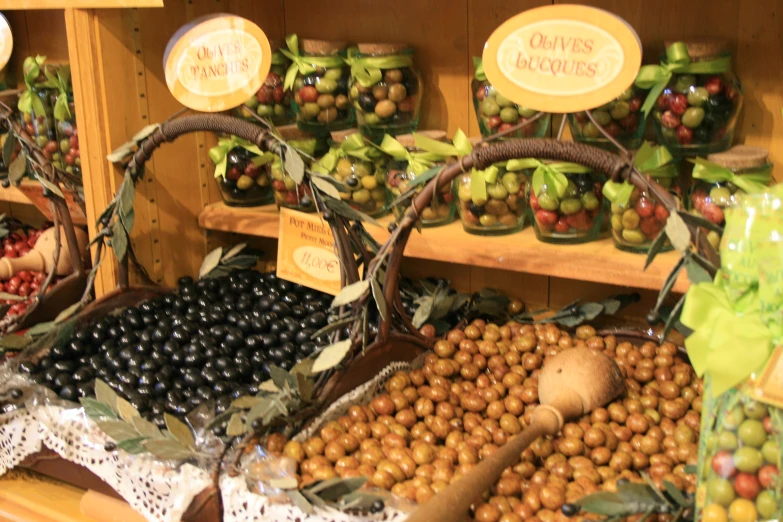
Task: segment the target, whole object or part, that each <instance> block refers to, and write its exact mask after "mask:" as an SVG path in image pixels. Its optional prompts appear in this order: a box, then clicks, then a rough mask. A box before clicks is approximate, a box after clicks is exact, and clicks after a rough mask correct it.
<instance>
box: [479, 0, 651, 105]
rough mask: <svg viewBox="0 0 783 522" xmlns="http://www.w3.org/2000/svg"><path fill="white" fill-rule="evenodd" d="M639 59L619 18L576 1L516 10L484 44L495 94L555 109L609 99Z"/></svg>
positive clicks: (628, 81)
mask: <svg viewBox="0 0 783 522" xmlns="http://www.w3.org/2000/svg"><path fill="white" fill-rule="evenodd" d="M641 61H642V46H641V42H640V40H639V37H638V36H637V34H636V32H635V31H634V30H633V29H632V28H631V27H630V26H629V25H628V24H627V23H626V22H625V21H624V20H623V19H621V18H619V17H617V16H615V15H613V14H611V13H608V12H606V11H603V10H601V9H595V8H593V7H584V6H578V5H551V6H545V7H539V8H536V9H531V10H529V11H525V12H523V13H521V14H518V15H517V16H515V17H513V18H511V19H509V20H507V21H506V22H505V23H503V25H501V26H500V27H498V28H497V29H496V30H495V32H494V33H492V36H490V37H489V40H488V41H487V43H486V45H485V46H484V72H485V73H486V75H487V79H488V80H489V81H490V83H492V85H493V86H494V87H495V88H496V89H497V91H498V92H499V93H500V94H502V95H503V96H505V97H506V98H508V99H510V100H512V101H513V102H515V103H518V104H520V105H523V106H525V107H530V108H532V109H537V110H539V111H544V112H554V113H568V112H578V111H583V110H587V109H592V108H595V107H599V106H601V105H604V104H605V103H608V102H609V101H611V100H613V99H614V98H616V97H617V96H619V95H620V94H621V93H622V92H623V91H624V90H626V89H627V88H628V87H629V86H630V85H632V84H633V81H634V79H635V78H636V74H637V72H638V71H639V66H640V65H641Z"/></svg>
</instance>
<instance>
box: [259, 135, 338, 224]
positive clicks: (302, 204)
mask: <svg viewBox="0 0 783 522" xmlns="http://www.w3.org/2000/svg"><path fill="white" fill-rule="evenodd" d="M277 132H278V134H279V135H280V137H281V138H282V139H283V140H284V141H285V142H286V144H288V145H290V146H291V147H293V148H294V149H296V150H297V151H299V153H300V154H301V155H302V159H303V160H304V161H305V163H306V164H308V165H309V164H310V161H309V158H314V157H319V156H322V155H324V154H326V152H327V151H328V150H329V142H328V140H327V138H326V136H328V135H326V136H324V135H323V134H313V133H309V132H305V131H303V130H301V129H300V128H299V127H298V126H296V125H284V126H282V127H277ZM269 177H270V178H271V180H272V191H273V193H274V197H275V203H276V204H277V206H278V208H279V207H286V208H292V209H294V210H300V211H302V212H315V202H314V201H313V198H312V193H311V192H310V187H309V185H307V183H301V184H297V183H296V181H294V179H293V178H292V177H291V176H289V175H288V173H287V172H286V171H285V168H284V167H283V162H282V161H281V159H280V156H275V158H274V160H272V162H271V163H270V164H269Z"/></svg>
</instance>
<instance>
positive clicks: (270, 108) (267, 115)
mask: <svg viewBox="0 0 783 522" xmlns="http://www.w3.org/2000/svg"><path fill="white" fill-rule="evenodd" d="M290 66H291V61H290V60H289V59H288V58H286V57H285V55H283V53H281V52H280V51H279V50H275V52H274V53H272V67H271V69H270V70H269V74H268V75H267V77H266V80H264V84H263V85H262V86H261V88H260V89H258V92H257V93H256V94H255V95H254V96H252V97H251V98H250V99H249V100H247V101H246V102H245V103H244V105H240V106H239V107H237V108H236V109H234V114H235V115H236V116H237V117H239V118H243V119H245V120H248V121H256V119H255V118H254V117H253V115H252V114H250V111H254V112H255V113H256V114H258V115H259V116H261V117H262V118H264V119H265V120H267V121H268V122H269V123H271V124H272V125H288V124H290V123H294V122H295V121H296V115H295V114H294V108H293V105H292V103H291V99H292V97H293V95H292V93H291V91H290V90H288V89H285V88H284V86H283V78H285V74H286V70H287V69H288V67H290Z"/></svg>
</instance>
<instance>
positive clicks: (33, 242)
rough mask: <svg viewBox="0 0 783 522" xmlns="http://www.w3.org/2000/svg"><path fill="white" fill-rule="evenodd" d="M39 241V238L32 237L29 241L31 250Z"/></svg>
mask: <svg viewBox="0 0 783 522" xmlns="http://www.w3.org/2000/svg"><path fill="white" fill-rule="evenodd" d="M36 241H38V238H37V237H31V238H30V239H28V240H27V244H28V245H29V246H30V248H33V247H34V246H35V242H36Z"/></svg>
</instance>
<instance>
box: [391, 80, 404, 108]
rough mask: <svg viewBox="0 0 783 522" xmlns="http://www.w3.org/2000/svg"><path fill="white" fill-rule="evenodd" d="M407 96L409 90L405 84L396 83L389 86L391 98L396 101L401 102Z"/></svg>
mask: <svg viewBox="0 0 783 522" xmlns="http://www.w3.org/2000/svg"><path fill="white" fill-rule="evenodd" d="M406 96H408V91H407V89H405V86H404V85H403V84H401V83H395V84H394V85H392V86H391V87H389V99H390V100H391V101H393V102H394V103H398V102H401V101H402V100H404V99H405V97H406Z"/></svg>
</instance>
